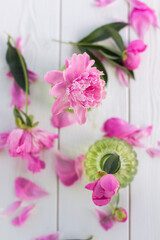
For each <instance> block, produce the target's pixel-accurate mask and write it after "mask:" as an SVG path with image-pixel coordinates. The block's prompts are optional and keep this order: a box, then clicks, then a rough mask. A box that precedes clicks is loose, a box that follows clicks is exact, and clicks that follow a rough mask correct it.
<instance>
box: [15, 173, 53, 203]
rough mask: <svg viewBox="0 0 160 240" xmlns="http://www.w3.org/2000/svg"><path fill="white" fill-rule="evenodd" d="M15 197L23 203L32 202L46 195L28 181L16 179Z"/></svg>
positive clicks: (20, 178) (46, 194)
mask: <svg viewBox="0 0 160 240" xmlns="http://www.w3.org/2000/svg"><path fill="white" fill-rule="evenodd" d="M15 194H16V197H17V198H19V199H22V200H25V201H34V200H37V199H39V198H42V197H46V196H48V193H47V192H46V191H45V190H43V189H42V188H40V187H39V186H38V185H36V184H35V183H33V182H31V181H29V180H28V179H25V178H22V177H18V178H16V180H15Z"/></svg>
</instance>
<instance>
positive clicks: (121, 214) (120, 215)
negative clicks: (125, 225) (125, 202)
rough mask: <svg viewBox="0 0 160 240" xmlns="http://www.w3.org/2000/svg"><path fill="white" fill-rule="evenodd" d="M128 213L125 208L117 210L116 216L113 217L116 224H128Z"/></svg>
mask: <svg viewBox="0 0 160 240" xmlns="http://www.w3.org/2000/svg"><path fill="white" fill-rule="evenodd" d="M127 217H128V216H127V211H126V210H125V209H124V208H116V209H115V214H114V216H113V218H114V220H115V221H116V222H126V221H127Z"/></svg>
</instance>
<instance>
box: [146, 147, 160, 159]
mask: <svg viewBox="0 0 160 240" xmlns="http://www.w3.org/2000/svg"><path fill="white" fill-rule="evenodd" d="M147 153H148V154H149V155H150V156H151V157H152V158H154V157H160V149H156V148H148V149H147Z"/></svg>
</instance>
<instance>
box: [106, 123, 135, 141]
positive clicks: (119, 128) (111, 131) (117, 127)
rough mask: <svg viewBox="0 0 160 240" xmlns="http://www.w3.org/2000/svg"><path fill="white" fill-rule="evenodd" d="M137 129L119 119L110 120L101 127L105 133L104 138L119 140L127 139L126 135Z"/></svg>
mask: <svg viewBox="0 0 160 240" xmlns="http://www.w3.org/2000/svg"><path fill="white" fill-rule="evenodd" d="M137 129H138V128H137V127H135V126H133V125H131V124H129V123H127V122H126V121H124V120H123V119H120V118H110V119H108V120H107V121H106V122H105V123H104V124H103V127H102V131H103V132H105V133H106V134H105V137H117V138H121V139H123V138H126V137H128V135H130V134H132V133H133V132H135V131H137Z"/></svg>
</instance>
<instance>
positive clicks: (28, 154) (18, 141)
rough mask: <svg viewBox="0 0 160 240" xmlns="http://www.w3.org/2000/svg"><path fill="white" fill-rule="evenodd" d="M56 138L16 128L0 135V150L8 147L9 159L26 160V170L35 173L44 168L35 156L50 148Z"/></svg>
mask: <svg viewBox="0 0 160 240" xmlns="http://www.w3.org/2000/svg"><path fill="white" fill-rule="evenodd" d="M57 137H58V135H57V134H52V133H49V132H48V131H45V130H40V129H34V128H32V129H28V130H24V129H20V128H16V129H14V130H12V131H11V132H10V133H7V134H5V135H4V133H2V134H0V139H1V138H3V141H2V143H0V148H2V147H4V146H8V147H9V154H10V156H11V157H22V158H23V159H27V160H28V170H30V171H32V172H33V173H35V172H39V171H40V170H41V169H43V168H44V167H45V163H44V162H43V161H41V160H40V159H39V156H37V154H40V152H41V150H43V149H45V148H47V149H50V148H52V147H53V142H54V140H55V139H56V138H57Z"/></svg>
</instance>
